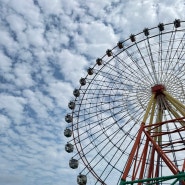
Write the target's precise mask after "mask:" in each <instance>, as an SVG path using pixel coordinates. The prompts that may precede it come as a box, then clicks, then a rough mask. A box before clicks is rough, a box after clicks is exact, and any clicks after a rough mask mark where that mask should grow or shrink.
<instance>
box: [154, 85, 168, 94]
mask: <svg viewBox="0 0 185 185" xmlns="http://www.w3.org/2000/svg"><path fill="white" fill-rule="evenodd" d="M165 90H166V88H165V86H164V85H162V84H156V85H154V86H153V87H152V88H151V91H152V93H153V94H157V95H159V94H162V92H163V91H165Z"/></svg>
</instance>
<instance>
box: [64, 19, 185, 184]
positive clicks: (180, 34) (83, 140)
mask: <svg viewBox="0 0 185 185" xmlns="http://www.w3.org/2000/svg"><path fill="white" fill-rule="evenodd" d="M73 95H74V97H75V99H74V100H71V101H70V102H69V104H68V107H69V108H70V109H71V110H72V113H70V114H67V115H66V117H65V120H66V122H67V123H68V124H69V126H68V127H67V128H66V129H65V130H64V135H65V136H66V137H68V138H70V137H72V139H71V140H70V141H69V142H68V143H67V144H66V146H65V150H66V151H67V152H68V153H72V155H73V156H72V158H71V159H70V161H69V166H70V167H71V168H72V169H76V168H81V170H80V174H79V175H78V177H77V183H78V184H79V185H86V184H95V185H96V184H103V185H113V184H115V185H116V184H117V185H125V184H132V185H133V184H138V185H141V184H147V185H152V184H155V185H160V184H171V185H175V184H180V185H185V22H184V21H180V20H179V19H176V20H175V21H174V22H173V23H168V24H163V23H160V24H159V25H158V26H157V27H154V28H150V29H149V28H145V29H144V30H143V31H142V32H140V33H138V34H136V35H133V34H132V35H131V36H130V37H129V38H128V39H126V40H124V41H120V42H119V43H118V44H117V45H116V46H115V47H114V48H113V49H108V50H107V51H106V54H105V55H104V56H103V57H101V58H98V59H97V60H96V64H95V65H94V66H93V67H91V68H89V69H88V70H87V75H86V77H84V78H81V79H80V87H79V88H78V89H75V90H74V92H73ZM74 149H76V152H74ZM73 152H74V153H73ZM80 162H81V163H80Z"/></svg>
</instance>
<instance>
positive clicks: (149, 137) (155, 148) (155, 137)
mask: <svg viewBox="0 0 185 185" xmlns="http://www.w3.org/2000/svg"><path fill="white" fill-rule="evenodd" d="M158 95H164V96H165V98H166V99H167V100H168V101H169V102H170V103H171V104H172V105H173V106H174V107H175V108H176V109H177V110H178V111H179V112H180V114H181V115H182V116H183V117H181V116H180V115H179V114H178V113H177V112H176V111H175V110H173V109H170V111H171V113H172V114H173V115H174V116H175V118H176V119H173V120H168V121H162V114H163V110H162V109H161V108H159V109H158V117H157V121H158V122H157V123H152V122H153V117H154V109H155V106H156V99H157V96H158ZM150 112H151V113H150ZM149 113H150V115H149ZM149 116H150V121H149V124H148V125H146V120H147V118H148V117H149ZM175 121H178V122H179V123H180V124H181V126H182V128H179V129H177V130H175V131H171V132H170V133H175V132H181V131H185V127H184V121H185V106H184V105H183V104H182V103H181V102H180V101H178V100H177V99H175V98H174V97H173V96H171V95H170V94H169V93H168V92H167V91H166V89H165V88H164V87H163V86H162V85H161V84H159V85H155V86H154V87H152V96H151V99H150V101H149V103H148V106H147V109H146V112H145V115H144V118H143V121H142V123H141V126H140V129H139V131H138V134H137V137H136V140H135V143H134V145H133V147H132V150H131V153H130V155H129V158H128V161H127V164H126V167H125V170H124V172H123V175H122V178H121V182H120V185H125V184H135V183H138V185H141V184H142V182H152V183H149V184H154V183H156V182H161V181H167V180H171V179H175V181H174V182H173V183H172V184H171V185H173V184H175V183H176V182H177V181H180V182H181V184H182V185H185V172H184V171H185V159H184V163H183V165H182V171H180V170H179V169H178V167H177V166H176V165H175V164H174V163H173V162H172V161H171V160H170V159H169V158H168V156H167V155H166V153H167V152H170V151H163V149H162V147H161V146H160V144H161V138H162V135H166V134H169V132H162V131H161V128H162V125H164V124H170V123H173V122H175ZM142 134H144V135H145V136H146V141H145V144H144V148H143V151H142V153H141V157H140V158H139V157H138V153H139V149H140V140H141V135H142ZM176 142H178V141H176ZM149 143H151V144H152V152H151V156H150V159H151V162H150V165H149V171H148V176H147V179H143V174H144V169H145V165H146V156H147V152H148V150H147V149H148V146H149ZM168 144H169V145H170V143H167V144H165V145H168ZM155 153H156V155H157V161H159V159H162V160H163V161H164V162H165V164H166V165H167V166H168V168H169V169H170V170H171V172H172V173H173V174H174V175H170V176H162V177H159V176H158V175H159V163H158V164H157V165H156V167H155V169H154V157H155ZM137 159H139V160H137ZM132 164H134V167H133V171H132V180H131V181H126V178H127V176H128V173H129V171H130V167H131V165H132ZM139 169H140V172H139ZM154 170H155V171H154ZM137 175H139V179H138V180H136V176H137Z"/></svg>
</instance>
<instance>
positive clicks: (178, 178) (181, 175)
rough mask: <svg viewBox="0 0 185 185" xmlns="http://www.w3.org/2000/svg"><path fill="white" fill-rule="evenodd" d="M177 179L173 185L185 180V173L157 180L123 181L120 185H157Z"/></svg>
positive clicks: (157, 178)
mask: <svg viewBox="0 0 185 185" xmlns="http://www.w3.org/2000/svg"><path fill="white" fill-rule="evenodd" d="M175 178H176V180H175V181H174V182H173V183H172V184H171V185H174V184H175V183H176V182H177V181H180V180H185V172H180V173H179V174H176V175H170V176H163V177H156V178H148V179H138V180H134V181H125V180H121V182H120V185H125V184H131V185H133V184H135V183H142V182H150V181H153V182H152V183H151V185H152V184H156V182H159V181H160V182H162V181H167V180H171V179H175ZM154 181H155V182H154Z"/></svg>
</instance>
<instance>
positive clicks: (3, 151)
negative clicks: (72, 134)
mask: <svg viewBox="0 0 185 185" xmlns="http://www.w3.org/2000/svg"><path fill="white" fill-rule="evenodd" d="M176 18H179V19H182V20H184V18H185V1H183V0H176V1H173V0H162V1H159V0H157V1H156V0H142V1H139V0H132V1H131V0H130V1H128V0H125V1H118V0H114V1H113V0H104V1H100V0H88V1H85V0H79V1H77V0H50V1H49V0H0V28H1V29H0V138H1V139H0V185H52V184H55V185H70V184H75V183H76V176H77V175H78V173H79V170H71V169H70V168H69V167H68V161H69V159H70V157H71V156H70V155H69V154H67V153H66V152H65V150H64V147H65V143H66V142H67V139H66V138H65V137H64V136H63V130H64V129H65V127H66V126H67V124H66V122H65V121H64V116H65V114H66V113H67V112H68V108H67V104H68V102H69V101H70V100H71V99H72V98H73V95H72V92H73V89H74V88H77V87H78V86H79V79H80V78H81V77H82V76H84V75H85V74H86V69H87V68H88V67H89V66H92V65H93V64H94V63H95V59H96V58H97V57H99V56H103V55H104V53H105V51H106V50H107V49H108V48H112V47H113V46H115V45H116V43H117V42H118V41H119V40H123V39H125V38H128V37H129V35H130V34H131V33H138V32H140V31H142V30H143V28H145V27H154V26H156V25H158V23H159V22H164V23H168V22H172V21H174V19H176Z"/></svg>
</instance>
